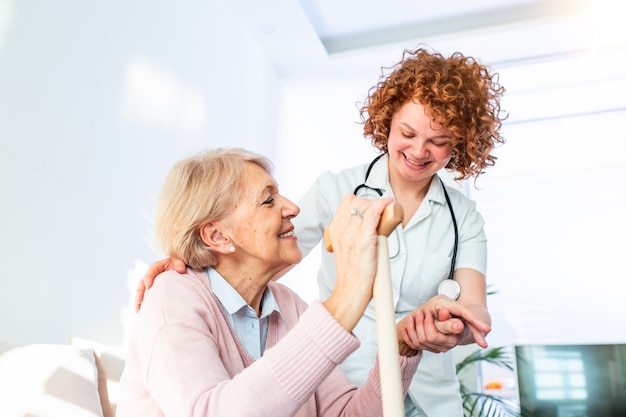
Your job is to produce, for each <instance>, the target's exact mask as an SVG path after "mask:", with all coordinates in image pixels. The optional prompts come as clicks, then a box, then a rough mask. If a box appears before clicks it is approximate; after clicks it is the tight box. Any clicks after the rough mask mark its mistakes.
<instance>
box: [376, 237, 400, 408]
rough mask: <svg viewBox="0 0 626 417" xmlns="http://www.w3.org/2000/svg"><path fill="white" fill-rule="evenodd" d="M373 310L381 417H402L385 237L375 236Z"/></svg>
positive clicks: (398, 360)
mask: <svg viewBox="0 0 626 417" xmlns="http://www.w3.org/2000/svg"><path fill="white" fill-rule="evenodd" d="M374 309H375V315H376V336H377V341H378V363H379V365H380V390H381V395H382V402H383V416H384V417H404V398H403V395H402V377H401V375H400V353H399V351H398V340H397V333H396V320H395V308H394V304H393V294H392V290H391V273H390V270H389V249H388V244H387V236H378V270H377V273H376V279H375V281H374Z"/></svg>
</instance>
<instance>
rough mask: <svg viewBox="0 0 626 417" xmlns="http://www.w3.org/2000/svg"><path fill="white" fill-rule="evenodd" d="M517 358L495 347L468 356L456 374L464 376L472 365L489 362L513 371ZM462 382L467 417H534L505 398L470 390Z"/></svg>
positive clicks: (457, 368) (462, 395) (503, 349)
mask: <svg viewBox="0 0 626 417" xmlns="http://www.w3.org/2000/svg"><path fill="white" fill-rule="evenodd" d="M514 360H515V358H514V357H513V356H511V353H509V352H508V351H507V350H506V349H505V347H503V346H500V347H495V348H491V349H479V350H476V351H474V352H473V353H471V354H470V355H468V356H467V357H466V358H465V359H463V360H462V361H460V362H459V363H457V365H456V373H457V375H460V374H462V373H463V372H464V371H466V370H467V369H469V368H470V367H471V366H472V365H478V364H479V362H487V363H491V364H493V365H496V366H501V367H504V368H507V369H509V370H511V371H513V362H514ZM459 380H460V381H461V398H462V400H463V414H464V416H465V417H532V416H533V414H532V413H531V412H529V411H528V410H524V409H523V410H521V412H520V411H518V410H517V408H516V407H514V406H511V404H509V403H508V402H507V401H506V400H505V399H504V398H502V397H499V396H497V395H490V394H485V393H482V392H477V391H475V390H471V389H469V388H468V387H467V386H466V385H465V384H464V383H463V381H462V379H461V378H459Z"/></svg>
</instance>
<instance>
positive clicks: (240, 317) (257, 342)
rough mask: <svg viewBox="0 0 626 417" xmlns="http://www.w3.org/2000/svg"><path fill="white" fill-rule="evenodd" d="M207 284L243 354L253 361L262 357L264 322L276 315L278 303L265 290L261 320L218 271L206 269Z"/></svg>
mask: <svg viewBox="0 0 626 417" xmlns="http://www.w3.org/2000/svg"><path fill="white" fill-rule="evenodd" d="M207 273H208V275H209V283H210V284H211V289H212V290H213V293H214V294H215V296H216V297H217V298H218V300H220V302H221V303H222V306H223V307H224V310H225V311H226V313H227V314H226V316H227V317H228V320H229V321H230V325H231V326H232V327H233V329H234V330H235V334H236V335H237V337H238V338H239V341H240V342H241V344H242V345H243V347H244V348H245V349H246V351H247V352H248V353H249V354H250V356H252V357H253V358H254V359H255V360H256V359H259V358H260V357H261V356H263V352H265V343H266V342H267V321H268V317H269V316H270V315H271V314H272V312H274V311H276V312H277V313H279V314H280V308H279V307H278V303H277V302H276V299H275V298H274V294H272V290H271V289H270V288H269V287H268V288H266V289H265V293H264V294H263V300H261V317H257V315H256V312H255V311H254V309H253V308H252V307H250V306H249V305H248V304H247V303H246V300H244V299H243V297H242V296H241V295H240V294H239V293H238V292H237V290H235V289H234V288H233V286H232V285H230V283H229V282H228V281H226V280H225V279H224V277H222V276H221V275H220V274H219V272H217V271H216V270H214V269H212V268H207Z"/></svg>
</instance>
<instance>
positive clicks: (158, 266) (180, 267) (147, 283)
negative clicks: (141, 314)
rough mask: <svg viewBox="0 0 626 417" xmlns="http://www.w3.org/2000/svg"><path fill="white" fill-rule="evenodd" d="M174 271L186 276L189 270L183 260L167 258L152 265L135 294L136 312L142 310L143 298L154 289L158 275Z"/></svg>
mask: <svg viewBox="0 0 626 417" xmlns="http://www.w3.org/2000/svg"><path fill="white" fill-rule="evenodd" d="M172 269H173V270H175V271H176V272H178V273H181V274H184V273H185V270H186V269H187V265H185V262H184V261H183V260H182V259H178V258H165V259H161V260H160V261H157V262H153V263H152V264H150V267H148V270H147V271H146V273H145V275H144V276H143V278H141V280H140V281H139V284H137V291H136V292H135V312H137V311H139V309H140V308H141V303H142V302H143V296H144V294H145V292H146V290H148V289H150V287H152V284H153V283H154V279H155V278H156V277H157V275H159V274H160V273H161V272H165V271H170V270H172Z"/></svg>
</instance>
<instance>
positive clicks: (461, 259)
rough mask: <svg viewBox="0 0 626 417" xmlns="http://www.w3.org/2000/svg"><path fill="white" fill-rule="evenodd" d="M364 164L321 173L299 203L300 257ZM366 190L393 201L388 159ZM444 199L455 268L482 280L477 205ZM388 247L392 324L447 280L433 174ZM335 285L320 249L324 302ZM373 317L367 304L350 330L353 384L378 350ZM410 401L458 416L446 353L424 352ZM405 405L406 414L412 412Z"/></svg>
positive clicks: (448, 254) (435, 413) (347, 368)
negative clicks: (456, 234) (455, 249)
mask: <svg viewBox="0 0 626 417" xmlns="http://www.w3.org/2000/svg"><path fill="white" fill-rule="evenodd" d="M368 166H369V163H367V164H363V165H360V166H357V167H354V168H349V169H346V170H344V171H341V172H339V173H336V174H333V173H330V172H325V173H323V174H322V175H320V176H319V178H318V179H317V180H316V181H315V183H314V184H313V185H312V186H311V188H310V189H309V190H308V191H307V193H306V194H305V195H304V197H303V198H302V199H301V200H300V202H299V206H300V209H301V211H300V214H299V215H298V216H297V217H296V218H295V219H294V220H293V223H294V225H295V232H296V235H297V236H298V244H299V246H300V248H301V249H302V252H303V255H306V254H308V253H309V252H310V250H311V249H312V248H313V247H315V246H316V245H317V244H318V243H319V241H320V239H321V238H322V236H323V233H324V228H325V227H326V226H327V225H328V224H329V223H330V221H331V220H332V218H333V216H334V214H335V211H336V209H337V206H338V205H339V202H340V201H341V199H342V198H343V197H344V196H345V195H346V194H348V193H352V192H353V191H354V189H355V188H356V187H357V186H358V185H360V184H362V183H363V182H364V181H365V175H366V171H367V168H368ZM367 186H368V187H372V188H379V189H381V190H382V191H383V197H392V198H393V192H392V190H391V186H390V185H389V179H388V156H387V155H384V156H383V157H382V158H381V159H380V160H379V161H378V162H376V163H375V164H374V165H373V167H372V170H371V172H370V174H369V177H368V179H367ZM358 194H359V195H360V196H364V197H369V198H378V194H377V193H376V192H375V191H373V190H371V189H368V188H361V190H360V191H359V193H358ZM448 194H449V196H450V200H451V202H452V207H453V209H454V214H455V217H456V221H457V225H458V231H459V247H458V253H457V258H456V268H471V269H474V270H476V271H479V272H481V273H482V274H485V272H486V265H487V241H486V238H485V233H484V230H483V226H484V221H483V218H482V216H481V215H480V214H479V213H478V212H477V211H476V208H475V207H476V204H475V203H474V202H473V201H472V200H470V199H468V198H467V197H466V196H465V195H463V194H462V193H461V192H460V191H458V190H455V189H448ZM388 243H389V256H390V270H391V281H392V290H393V301H394V305H395V311H396V320H397V321H399V320H400V319H402V318H403V317H405V316H406V315H407V314H408V313H410V312H412V311H413V310H415V309H416V308H417V307H419V306H420V305H422V304H423V303H424V302H426V301H427V300H428V299H430V298H431V297H433V296H434V295H435V294H437V287H438V285H439V283H440V282H441V281H443V280H444V279H447V278H448V274H449V271H450V266H451V260H452V252H453V247H454V226H453V222H452V217H451V214H450V211H449V208H448V206H447V204H446V200H445V195H444V192H443V187H442V185H441V183H440V181H439V180H438V179H437V177H436V176H435V177H433V181H432V182H431V184H430V187H429V189H428V192H427V193H426V196H425V197H424V200H423V202H422V204H421V205H420V207H419V208H418V210H417V211H416V213H415V214H414V215H413V218H411V220H410V221H409V223H408V224H407V225H406V227H404V228H403V227H402V225H399V226H398V227H397V228H396V229H395V230H394V231H393V232H392V233H391V235H390V236H389V239H388ZM335 281H336V269H335V259H334V255H333V254H332V253H328V252H326V251H325V250H324V249H323V247H322V261H321V267H320V270H319V273H318V284H319V289H320V298H321V299H322V300H324V299H326V298H327V297H328V296H329V295H330V293H331V292H332V289H333V286H334V284H335ZM374 318H375V315H374V305H373V302H372V303H370V305H369V306H368V308H367V310H366V311H365V314H364V316H363V318H362V319H361V320H360V321H359V323H358V324H357V326H356V327H355V329H354V330H353V332H354V334H355V335H356V336H357V337H358V338H359V340H360V341H361V347H360V348H359V349H358V350H357V351H355V352H354V353H353V354H352V355H350V356H349V357H348V359H346V360H345V361H344V362H343V363H342V364H341V365H340V367H341V369H342V370H343V371H344V372H345V373H346V374H347V376H348V377H349V378H350V379H351V380H352V381H353V382H354V383H356V384H357V385H361V384H362V383H363V382H364V381H365V380H366V379H367V373H368V371H369V370H370V369H371V367H372V365H373V364H374V362H375V358H376V353H377V348H376V327H375V322H374ZM409 396H410V398H411V399H412V400H413V401H412V402H413V403H414V404H415V406H416V409H417V411H419V415H421V416H425V417H455V416H458V417H462V416H463V409H462V404H461V396H460V393H459V382H458V379H457V376H456V371H455V364H454V362H453V358H452V355H451V352H447V353H440V354H433V353H430V352H424V355H423V357H422V360H421V362H420V365H419V367H418V369H417V372H416V374H415V377H414V379H413V382H412V383H411V386H410V388H409ZM408 404H409V407H407V415H409V414H411V413H409V410H408V408H411V407H410V403H408ZM412 415H415V411H413V413H412Z"/></svg>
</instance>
